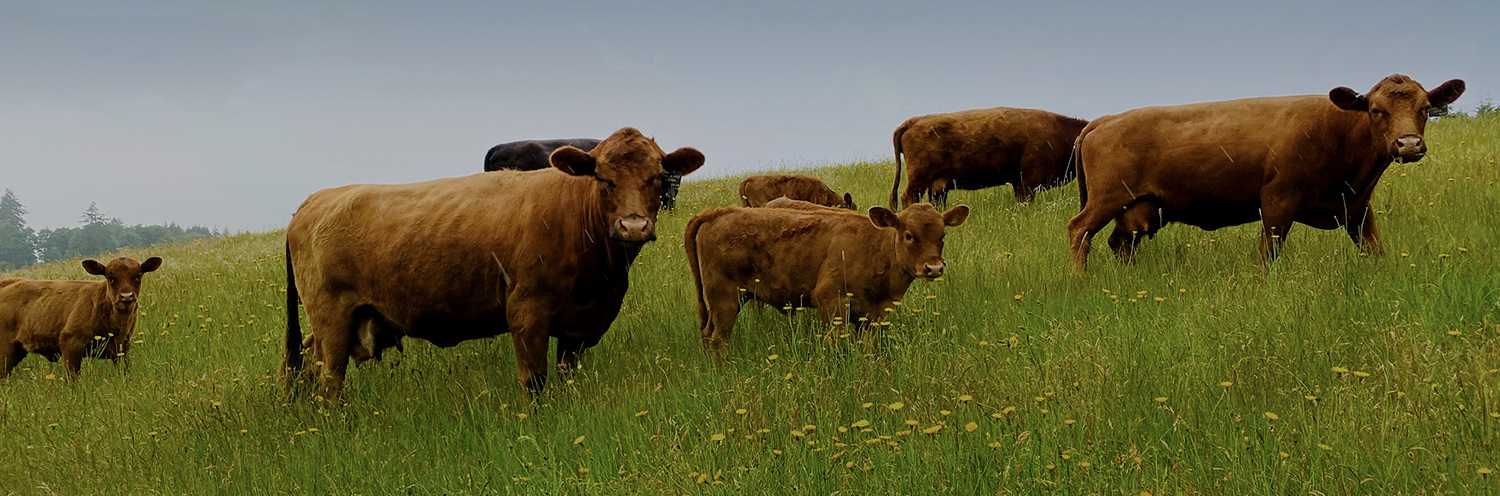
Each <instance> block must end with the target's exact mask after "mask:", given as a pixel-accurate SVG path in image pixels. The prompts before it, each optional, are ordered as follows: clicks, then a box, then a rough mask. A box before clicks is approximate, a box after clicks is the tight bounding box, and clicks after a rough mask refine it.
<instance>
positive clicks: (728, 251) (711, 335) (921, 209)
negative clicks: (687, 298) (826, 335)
mask: <svg viewBox="0 0 1500 496" xmlns="http://www.w3.org/2000/svg"><path fill="white" fill-rule="evenodd" d="M819 209H821V210H819ZM968 216H969V207H966V206H962V205H960V206H957V207H953V208H952V209H949V210H948V211H947V212H943V213H938V211H937V209H935V208H933V207H932V205H928V204H918V205H913V206H911V207H909V208H907V209H906V210H903V211H902V212H901V213H900V214H896V213H895V212H892V211H890V210H887V209H885V208H884V207H872V208H871V209H870V214H869V216H868V217H867V216H864V215H860V214H859V213H857V212H849V211H844V210H834V209H822V207H812V208H811V209H807V210H791V209H782V208H737V207H729V208H717V209H709V210H705V211H703V212H701V213H699V214H698V215H696V216H693V219H692V220H690V221H688V226H687V232H686V233H685V234H684V236H683V248H684V249H686V251H687V258H688V265H689V266H690V267H691V269H692V272H693V288H694V290H695V292H696V298H697V310H698V321H699V323H700V324H701V325H702V337H703V343H704V346H705V347H706V348H707V349H709V350H712V351H715V352H720V353H722V352H723V350H724V348H725V346H727V345H728V342H729V335H730V333H731V331H733V329H734V321H735V316H736V315H738V313H739V309H740V303H742V302H743V301H745V300H758V301H761V302H763V303H766V304H768V305H771V306H773V307H776V308H782V307H783V306H784V305H796V306H804V305H805V306H811V307H814V308H817V309H818V310H819V312H820V313H821V314H822V317H823V320H824V321H825V322H831V321H833V320H834V318H835V317H836V316H843V315H844V312H845V310H846V309H847V311H848V315H847V316H846V318H848V319H850V321H857V319H859V318H860V317H867V318H868V320H869V321H878V320H880V319H882V318H884V317H885V313H884V312H883V310H884V309H885V308H889V307H891V306H892V304H893V302H896V301H900V300H901V298H902V297H903V296H905V295H906V288H907V287H908V286H910V285H911V283H912V281H913V280H915V279H916V278H918V277H921V278H924V279H932V278H936V277H939V276H941V275H943V269H944V266H945V264H944V262H943V236H944V234H945V232H946V227H956V226H959V225H961V224H963V223H964V220H965V219H967V218H968ZM846 305H847V306H846Z"/></svg>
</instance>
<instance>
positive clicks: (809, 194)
mask: <svg viewBox="0 0 1500 496" xmlns="http://www.w3.org/2000/svg"><path fill="white" fill-rule="evenodd" d="M780 197H787V198H791V199H793V200H802V201H807V202H813V203H816V204H819V205H824V206H829V207H842V208H846V209H849V210H858V208H856V207H855V206H854V197H853V196H850V195H849V193H847V192H846V193H844V195H843V196H839V194H838V193H837V192H835V191H834V190H833V188H830V187H828V185H827V184H824V183H823V180H821V179H818V178H816V177H812V176H806V175H802V174H773V175H767V176H750V177H747V178H745V180H744V181H740V201H741V202H743V204H744V205H745V206H747V207H763V206H765V205H766V202H769V201H771V200H774V199H776V198H780Z"/></svg>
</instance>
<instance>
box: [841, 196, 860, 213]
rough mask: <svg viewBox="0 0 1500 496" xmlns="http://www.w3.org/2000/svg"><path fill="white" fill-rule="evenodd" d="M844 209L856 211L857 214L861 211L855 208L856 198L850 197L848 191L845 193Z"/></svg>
mask: <svg viewBox="0 0 1500 496" xmlns="http://www.w3.org/2000/svg"><path fill="white" fill-rule="evenodd" d="M844 208H847V209H849V210H853V211H856V212H858V211H859V207H856V206H854V196H853V195H850V194H849V192H848V191H845V192H844Z"/></svg>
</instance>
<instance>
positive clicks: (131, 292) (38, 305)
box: [0, 257, 161, 378]
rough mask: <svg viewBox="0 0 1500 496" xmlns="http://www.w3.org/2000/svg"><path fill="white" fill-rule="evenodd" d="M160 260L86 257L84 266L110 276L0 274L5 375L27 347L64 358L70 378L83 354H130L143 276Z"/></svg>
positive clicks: (114, 357) (0, 351)
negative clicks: (58, 277) (1, 276)
mask: <svg viewBox="0 0 1500 496" xmlns="http://www.w3.org/2000/svg"><path fill="white" fill-rule="evenodd" d="M160 266H161V258H158V257H151V258H148V259H146V262H145V263H137V262H136V261H135V260H134V259H131V258H126V257H120V258H116V259H114V260H112V261H110V262H109V265H107V266H106V265H104V264H101V263H99V262H96V261H93V260H85V261H84V262H83V267H84V270H85V271H87V272H88V273H90V274H94V275H99V276H104V277H105V280H103V281H39V280H30V279H21V278H11V279H5V280H0V378H3V377H6V376H9V375H10V373H11V371H12V370H14V369H15V368H16V365H18V364H20V363H21V360H22V359H23V358H25V357H26V355H27V354H28V353H36V354H38V355H42V356H44V357H47V359H48V360H52V361H57V360H58V359H59V358H61V359H62V360H63V364H64V367H65V369H66V371H67V374H66V376H67V377H69V378H72V377H76V376H77V375H78V371H79V370H80V369H81V368H82V366H83V357H84V356H92V357H96V358H108V359H110V360H111V361H113V362H115V363H117V364H118V363H119V360H120V359H121V358H126V359H127V360H129V351H130V337H131V334H133V333H134V332H135V317H136V307H137V301H138V298H139V296H140V288H141V276H142V274H145V273H147V272H151V271H153V270H156V268H157V267H160Z"/></svg>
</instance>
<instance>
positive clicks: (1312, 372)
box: [0, 117, 1500, 495]
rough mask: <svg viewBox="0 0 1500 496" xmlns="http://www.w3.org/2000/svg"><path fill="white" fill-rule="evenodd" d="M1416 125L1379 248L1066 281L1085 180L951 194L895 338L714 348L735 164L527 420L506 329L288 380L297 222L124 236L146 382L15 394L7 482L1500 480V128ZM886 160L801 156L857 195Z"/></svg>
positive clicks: (1221, 236) (651, 250) (130, 488)
mask: <svg viewBox="0 0 1500 496" xmlns="http://www.w3.org/2000/svg"><path fill="white" fill-rule="evenodd" d="M1427 138H1428V139H1429V141H1430V145H1431V150H1432V152H1431V153H1430V154H1429V155H1428V156H1427V157H1426V158H1424V159H1423V160H1422V161H1420V162H1418V163H1415V164H1404V165H1402V164H1397V165H1394V166H1393V167H1392V168H1391V169H1390V170H1389V171H1388V172H1387V174H1386V175H1385V178H1384V180H1383V182H1382V184H1381V185H1380V187H1379V190H1378V192H1377V193H1376V199H1375V205H1376V208H1377V209H1378V210H1379V211H1380V213H1381V215H1382V216H1381V218H1380V221H1379V222H1380V227H1381V229H1382V231H1383V234H1384V236H1385V244H1386V249H1387V254H1386V256H1384V257H1379V258H1376V257H1366V256H1361V255H1359V254H1358V253H1357V251H1356V250H1355V248H1354V246H1353V244H1352V243H1350V241H1349V238H1348V236H1347V235H1345V234H1344V233H1343V232H1342V231H1320V230H1316V229H1311V228H1308V227H1306V226H1302V225H1298V226H1296V227H1294V228H1293V230H1292V232H1291V234H1290V238H1289V241H1288V243H1287V245H1286V253H1285V256H1284V257H1283V258H1282V259H1281V260H1280V261H1278V262H1276V263H1274V264H1272V266H1271V267H1269V269H1262V267H1261V266H1260V263H1259V254H1258V252H1257V248H1256V246H1257V245H1256V236H1257V229H1258V225H1253V224H1252V225H1245V226H1239V227H1236V228H1229V229H1223V230H1219V231H1213V232H1207V231H1202V230H1199V229H1197V228H1192V227H1186V226H1180V225H1178V226H1170V227H1167V228H1165V229H1163V230H1162V231H1161V232H1160V233H1159V234H1158V235H1157V237H1156V239H1154V240H1151V241H1147V242H1146V243H1145V244H1144V245H1143V246H1142V249H1141V252H1140V255H1139V257H1138V262H1137V263H1136V264H1134V265H1122V264H1119V263H1117V262H1115V261H1114V260H1113V259H1112V255H1110V254H1109V253H1108V249H1107V248H1105V247H1104V243H1103V239H1102V238H1101V239H1100V240H1099V243H1096V249H1095V250H1094V253H1093V257H1092V260H1091V266H1090V272H1089V273H1087V274H1085V275H1082V276H1075V275H1072V274H1070V272H1069V262H1068V254H1067V244H1066V240H1065V239H1064V238H1065V234H1064V233H1065V228H1064V225H1065V223H1066V221H1067V219H1068V218H1069V217H1070V216H1071V215H1072V214H1073V213H1074V212H1076V211H1077V209H1078V201H1077V186H1076V185H1073V184H1070V185H1068V186H1065V187H1062V188H1059V189H1054V190H1051V191H1048V192H1046V193H1044V194H1042V195H1040V196H1039V197H1038V199H1037V200H1036V201H1035V202H1033V203H1032V204H1030V205H1017V204H1016V203H1015V201H1014V200H1013V199H1012V197H1011V193H1010V190H1009V188H996V189H990V190H984V191H977V192H974V191H962V192H954V193H953V194H952V195H950V201H952V202H953V203H954V204H958V203H963V204H967V205H970V206H971V207H973V215H972V216H971V217H970V219H969V222H968V223H967V224H965V225H964V226H962V227H958V228H954V229H951V230H950V231H949V235H948V237H947V240H948V243H947V250H946V256H947V258H948V260H949V270H948V275H947V277H945V278H944V280H942V281H937V282H924V281H917V282H916V283H914V284H913V285H912V288H911V290H910V292H909V293H908V294H907V299H906V302H905V303H904V304H903V305H902V306H901V307H900V309H899V310H897V311H896V312H894V313H893V314H892V318H891V322H892V323H891V325H889V326H885V327H880V328H878V329H879V330H878V332H877V333H872V335H864V336H861V335H854V336H851V335H848V334H846V333H845V332H844V331H842V330H841V329H837V328H833V329H830V328H825V327H824V326H823V325H822V324H820V323H818V322H817V321H816V319H815V318H813V317H812V315H811V313H812V312H805V313H807V314H808V315H802V314H801V313H799V312H796V311H795V310H794V311H793V313H792V315H790V316H784V315H782V314H781V313H779V312H777V311H773V310H771V309H767V308H762V307H759V306H757V305H752V306H750V307H747V308H746V309H744V310H743V311H742V313H741V314H740V320H739V325H738V326H737V327H736V329H737V330H736V332H735V334H734V337H733V339H732V341H731V352H730V354H729V358H728V360H727V361H726V362H725V363H724V364H722V365H718V364H716V363H715V361H714V360H713V359H711V358H710V357H708V356H706V355H705V354H704V353H703V351H702V349H701V346H700V343H699V338H698V323H697V318H696V316H695V314H694V312H693V310H692V306H693V296H692V289H691V288H692V282H691V280H690V278H689V277H690V276H689V273H688V267H687V266H686V263H685V261H684V255H683V252H682V239H681V237H682V231H683V226H684V225H685V223H686V221H687V219H688V218H689V217H690V216H691V215H692V214H693V213H695V212H697V211H699V210H701V209H703V208H706V207H710V206H718V205H728V204H732V203H735V202H736V201H735V197H734V195H735V185H736V184H737V182H738V179H739V178H726V179H719V180H708V181H694V182H689V183H687V184H686V185H684V187H683V190H682V191H683V193H682V195H683V196H682V197H681V198H680V200H679V207H678V210H677V211H676V212H675V213H673V214H668V213H665V212H664V213H663V215H662V217H661V221H660V222H661V224H660V228H659V235H660V239H659V240H658V241H656V242H655V243H653V244H651V245H649V246H647V247H646V248H645V250H644V252H643V255H642V256H641V258H640V259H639V260H638V262H637V265H636V267H635V269H634V271H633V273H632V275H631V280H632V287H631V289H630V293H629V295H628V297H627V300H626V303H625V308H624V310H623V311H622V313H621V316H620V318H619V320H617V321H616V322H615V324H614V326H613V328H612V330H611V331H610V332H609V334H608V335H606V336H605V338H604V340H603V342H602V343H601V344H600V345H599V346H598V347H596V348H594V349H592V350H591V351H590V353H589V354H588V355H587V356H586V357H585V359H584V370H582V371H581V372H580V373H578V374H577V375H576V376H574V377H573V378H572V380H567V379H563V378H559V377H558V375H557V374H556V373H554V374H552V381H551V382H550V383H549V385H548V389H547V391H546V392H545V393H544V394H543V395H542V396H541V397H540V398H539V399H538V401H537V402H536V403H535V404H529V405H528V404H527V402H526V400H525V399H524V398H523V394H522V391H521V388H520V387H519V386H518V385H517V384H516V379H515V377H516V368H515V367H516V365H515V357H514V354H513V350H512V346H511V343H510V340H509V339H508V338H507V337H504V336H502V337H500V338H499V339H494V340H479V341H470V342H467V343H464V344H462V345H459V346H456V347H453V348H437V347H435V346H432V345H431V344H428V343H426V342H424V341H415V340H407V341H406V350H405V352H404V353H397V352H391V353H389V354H388V355H387V357H386V360H385V361H384V362H371V363H367V364H365V365H364V366H362V367H359V368H358V369H352V368H351V373H350V376H349V378H350V382H349V387H348V389H347V391H346V393H347V394H346V396H347V404H345V405H343V406H340V407H331V406H330V405H328V404H327V402H324V401H320V399H319V398H314V397H311V396H301V397H293V396H289V395H288V394H286V392H285V390H284V388H283V387H282V386H281V383H280V382H279V380H278V379H277V377H276V376H275V375H274V374H275V370H276V367H277V366H278V364H279V362H280V359H281V353H282V350H281V340H282V336H283V333H284V330H285V322H284V310H283V306H284V304H285V301H284V298H285V294H284V280H285V274H284V267H283V260H282V256H283V255H282V250H283V248H282V247H283V242H284V241H283V240H284V238H283V233H281V232H269V233H253V234H242V235H235V236H228V237H222V238H216V239H211V240H205V241H201V242H192V243H185V244H174V245H167V246H157V247H153V248H150V249H142V250H130V251H128V252H126V253H125V254H126V255H131V256H135V257H137V258H144V257H145V256H150V255H156V256H161V257H163V258H164V259H165V264H164V265H163V268H162V269H161V270H159V271H157V272H155V273H152V274H148V275H147V276H146V281H145V283H144V288H143V290H142V293H143V295H142V302H143V303H142V307H141V311H142V315H141V318H140V322H139V327H138V330H137V334H136V338H135V339H137V340H138V341H137V342H138V344H137V345H136V347H135V349H134V352H133V353H134V357H133V363H132V364H131V367H130V368H129V369H128V370H126V369H125V368H123V367H122V368H115V367H111V366H110V365H109V364H108V363H107V362H104V361H98V360H91V361H87V362H85V364H84V369H83V374H82V381H80V382H76V383H65V382H63V381H61V380H59V377H61V376H62V374H63V371H62V367H61V364H55V363H49V362H47V361H45V360H44V359H42V358H41V357H37V356H31V357H28V358H27V359H26V361H25V362H23V363H22V365H21V367H20V368H18V369H16V373H15V374H14V375H13V376H12V377H10V378H9V379H7V380H4V381H0V494H67V495H72V494H195V495H196V494H369V495H379V494H510V493H517V494H636V493H648V494H793V493H795V494H835V493H837V494H932V493H956V494H1063V495H1071V494H1128V495H1138V494H1152V495H1166V494H1476V495H1481V494H1500V474H1495V473H1492V472H1493V471H1500V451H1497V449H1500V447H1497V446H1496V443H1497V442H1500V384H1497V383H1496V381H1497V380H1500V272H1497V268H1500V229H1497V227H1500V220H1497V219H1496V216H1497V215H1500V169H1497V164H1496V160H1497V159H1500V119H1496V118H1494V117H1487V118H1452V119H1444V120H1441V121H1436V122H1433V123H1432V124H1431V125H1430V126H1429V128H1428V134H1427ZM705 153H707V154H708V158H709V163H708V166H709V167H712V166H713V151H712V150H705ZM891 167H892V164H891V163H890V162H889V161H884V162H880V163H857V164H847V165H834V166H828V167H823V168H816V169H811V170H808V171H806V172H810V173H812V174H814V175H818V176H821V177H823V178H824V179H825V180H826V181H828V182H829V184H831V185H832V186H833V187H834V188H835V189H837V190H839V191H841V192H842V191H845V190H851V191H853V192H854V195H855V199H856V201H857V202H859V204H860V206H861V207H862V208H864V207H868V206H870V205H883V204H884V203H885V201H886V196H887V194H888V193H889V191H890V179H891V175H892V173H891ZM309 193H310V192H309ZM1101 248H1102V249H1101ZM369 270H387V268H386V267H381V266H379V265H378V264H374V263H373V262H372V266H371V267H369ZM17 274H19V275H23V276H29V277H37V278H67V279H72V278H82V277H84V276H85V274H84V273H83V272H82V270H81V269H80V268H78V263H77V261H68V262H63V263H56V264H49V265H43V266H38V267H34V268H30V269H27V270H24V271H20V272H18V273H17ZM6 275H10V274H6ZM304 319H305V315H304ZM875 334H879V335H881V337H880V345H879V347H878V348H876V347H873V346H870V345H869V341H870V340H872V339H873V338H874V335H875ZM549 356H550V355H549Z"/></svg>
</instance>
